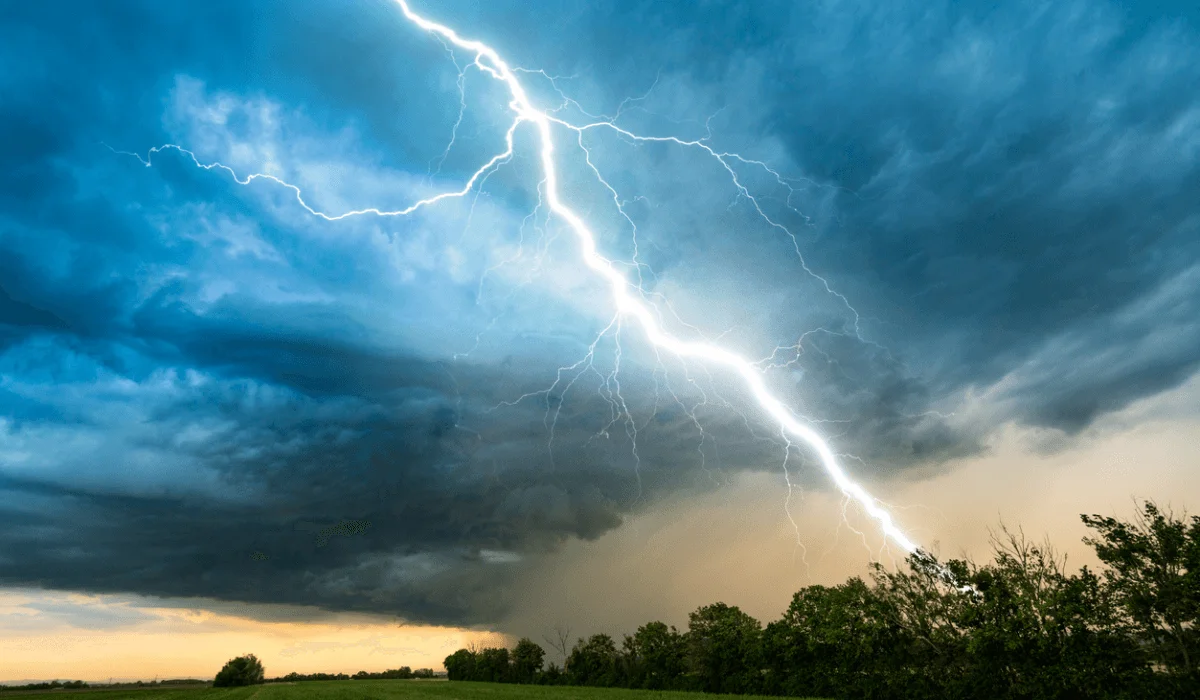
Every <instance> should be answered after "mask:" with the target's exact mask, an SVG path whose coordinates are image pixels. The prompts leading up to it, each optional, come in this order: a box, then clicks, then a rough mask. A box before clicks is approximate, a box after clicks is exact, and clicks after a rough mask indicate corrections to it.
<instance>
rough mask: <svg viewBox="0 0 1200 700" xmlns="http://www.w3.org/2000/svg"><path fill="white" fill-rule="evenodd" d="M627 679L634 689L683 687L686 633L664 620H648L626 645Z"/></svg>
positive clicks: (628, 638) (624, 646)
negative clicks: (678, 630)
mask: <svg viewBox="0 0 1200 700" xmlns="http://www.w3.org/2000/svg"><path fill="white" fill-rule="evenodd" d="M623 650H624V658H625V663H626V665H627V669H626V680H627V683H628V685H629V687H631V688H646V689H648V690H670V689H674V688H680V687H682V683H683V673H684V643H683V636H682V635H680V634H679V632H677V631H676V630H675V628H674V627H668V626H667V625H666V624H664V623H662V622H658V621H655V622H648V623H646V624H644V625H642V626H641V627H639V628H638V629H637V632H635V633H634V634H633V636H628V635H626V637H625V642H624V644H623Z"/></svg>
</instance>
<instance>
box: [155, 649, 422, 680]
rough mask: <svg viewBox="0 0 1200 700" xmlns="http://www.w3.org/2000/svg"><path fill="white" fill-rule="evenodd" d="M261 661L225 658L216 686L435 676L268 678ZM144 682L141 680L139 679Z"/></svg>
mask: <svg viewBox="0 0 1200 700" xmlns="http://www.w3.org/2000/svg"><path fill="white" fill-rule="evenodd" d="M266 675H267V673H266V669H264V668H263V664H262V661H259V659H258V657H257V656H255V655H254V654H246V655H244V656H238V657H236V658H233V659H230V660H229V661H227V662H225V665H224V666H222V667H221V670H220V671H218V672H217V676H216V678H214V679H213V687H214V688H234V687H239V686H246V685H258V684H261V683H296V682H299V681H362V680H409V679H413V678H433V677H434V675H435V674H434V672H433V669H431V668H418V669H417V670H415V671H414V670H412V669H411V668H410V667H408V666H401V667H400V668H395V669H389V670H387V671H377V672H371V671H359V672H358V673H355V674H354V675H350V674H347V673H296V672H295V671H292V672H291V673H289V674H287V675H286V676H280V677H278V678H267V677H266ZM139 685H141V683H139Z"/></svg>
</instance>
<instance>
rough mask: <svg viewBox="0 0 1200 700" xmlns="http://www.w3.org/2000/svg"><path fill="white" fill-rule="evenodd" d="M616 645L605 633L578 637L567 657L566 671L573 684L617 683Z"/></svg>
mask: <svg viewBox="0 0 1200 700" xmlns="http://www.w3.org/2000/svg"><path fill="white" fill-rule="evenodd" d="M617 658H618V655H617V645H616V643H615V642H613V638H612V637H610V636H608V635H607V634H594V635H592V636H591V637H588V638H587V640H586V641H585V640H583V639H580V640H579V641H578V642H577V643H576V644H575V647H574V648H573V649H571V655H570V656H568V657H567V673H568V674H569V675H570V677H571V682H572V683H573V684H574V685H594V686H602V687H612V686H615V685H617V680H618V675H617Z"/></svg>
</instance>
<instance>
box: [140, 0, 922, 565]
mask: <svg viewBox="0 0 1200 700" xmlns="http://www.w3.org/2000/svg"><path fill="white" fill-rule="evenodd" d="M395 2H396V3H397V4H398V5H399V7H400V10H401V11H402V12H403V13H404V17H405V18H406V19H408V20H409V21H410V22H411V23H412V24H414V25H416V26H417V27H419V28H421V29H422V30H424V31H425V32H426V33H429V34H432V35H434V36H435V37H436V38H438V39H439V40H440V41H442V42H443V43H445V42H449V43H450V44H452V45H453V46H455V47H458V48H459V49H462V50H464V51H468V52H470V53H472V54H474V56H475V59H474V66H475V67H476V68H478V69H479V70H480V71H482V72H484V73H487V74H488V75H490V76H492V77H493V78H495V79H496V80H499V81H500V82H502V83H504V84H505V85H506V86H507V88H508V91H509V94H510V96H511V98H512V99H511V101H510V102H509V107H510V109H511V110H512V112H513V114H514V121H513V123H512V124H511V125H510V126H509V127H508V130H507V132H506V133H505V144H506V149H505V150H504V151H503V152H502V153H499V154H497V155H495V156H493V157H492V158H491V159H490V160H488V161H487V162H486V163H485V164H484V165H483V166H482V167H480V168H479V169H478V170H477V171H475V173H474V174H473V175H472V176H471V177H470V179H468V180H467V182H466V184H465V185H463V187H462V188H461V189H459V190H455V191H448V192H442V193H439V194H436V195H434V196H431V197H428V198H425V199H422V200H419V201H417V202H415V203H413V204H411V205H409V206H407V207H405V208H403V209H397V210H392V211H387V210H380V209H376V208H367V209H356V210H353V211H348V212H345V213H342V214H336V215H335V214H328V213H325V212H321V211H319V210H317V209H314V208H313V207H311V206H310V205H309V204H308V203H307V202H305V200H304V198H303V196H302V193H301V191H300V188H298V187H297V186H295V185H292V184H290V183H288V182H285V181H283V180H281V179H279V178H277V177H274V176H272V175H266V174H262V173H255V174H252V175H249V176H246V177H245V178H239V177H238V176H237V173H235V172H234V171H233V169H231V168H229V167H228V166H225V165H222V164H220V163H211V164H206V163H202V162H200V161H199V160H198V159H197V158H196V156H195V154H194V153H192V152H191V151H189V150H187V149H184V148H181V147H179V146H176V145H173V144H168V145H166V146H160V147H156V148H153V149H151V150H150V155H152V154H153V153H156V152H160V151H162V150H168V149H169V150H175V151H178V152H180V153H183V154H185V155H186V156H188V157H189V158H191V160H192V161H193V162H195V164H196V165H197V166H199V167H201V168H204V169H207V170H212V169H220V170H224V171H226V172H228V173H229V174H230V175H231V176H232V177H233V178H234V180H235V181H237V182H238V183H240V184H243V185H246V184H249V183H250V182H251V181H253V180H255V179H265V180H270V181H272V182H275V183H276V184H278V185H280V186H282V187H285V188H287V189H289V190H291V191H292V192H293V193H294V194H295V196H296V200H297V201H298V202H299V203H300V205H301V206H302V207H303V208H304V209H305V210H307V211H308V212H309V213H310V214H312V215H314V216H317V217H320V218H322V219H325V220H327V221H338V220H341V219H345V218H348V217H352V216H361V215H365V214H372V215H376V216H407V215H409V214H412V213H413V212H415V211H417V210H418V209H422V208H424V207H427V206H429V205H432V204H436V203H437V202H440V201H442V200H445V199H451V198H462V197H465V196H466V195H467V194H468V193H469V192H471V191H472V189H473V188H474V187H475V186H476V184H477V183H479V182H480V180H481V179H486V178H487V177H488V176H489V175H490V174H491V173H492V172H494V171H495V170H496V169H497V168H499V167H500V166H501V165H503V164H504V163H507V162H508V161H509V160H510V159H511V158H512V156H513V136H514V134H515V132H516V130H517V128H518V127H520V126H521V125H522V124H526V123H528V124H531V125H532V126H533V127H534V128H535V129H536V130H537V133H538V137H539V141H540V145H541V152H540V160H541V167H542V176H543V180H542V183H541V184H542V190H543V196H544V201H545V204H546V206H548V207H549V209H550V211H551V212H552V213H553V214H555V215H556V216H557V217H558V218H560V219H561V220H562V221H564V222H565V223H566V224H567V225H568V226H569V227H570V229H571V231H572V232H573V233H574V234H575V236H576V237H577V238H578V240H579V244H580V246H581V248H582V254H583V261H584V263H585V264H587V266H588V267H589V268H591V269H592V270H593V271H595V272H596V273H597V274H598V275H600V276H601V277H602V278H604V279H605V280H606V281H607V282H608V284H609V287H610V288H611V290H612V296H613V300H614V301H615V303H616V307H617V311H618V315H624V316H628V317H632V318H633V319H634V320H636V321H637V323H638V325H640V326H641V328H642V331H643V332H644V333H645V334H646V338H647V339H648V340H649V341H650V342H651V343H652V344H653V345H654V346H655V348H657V349H662V350H666V351H668V352H671V353H673V354H674V355H676V356H678V357H680V358H693V359H696V360H701V361H703V362H706V363H709V364H712V365H719V366H722V367H725V368H726V369H728V370H731V371H732V372H733V373H734V374H736V375H738V376H740V377H741V378H742V381H743V382H744V383H745V386H746V388H748V389H749V390H750V393H751V395H752V396H753V397H754V400H755V401H756V402H757V403H758V405H759V407H760V408H761V409H762V410H763V411H765V412H766V413H767V414H768V415H769V416H771V418H773V419H774V420H775V421H777V422H778V424H779V426H780V428H781V433H782V434H783V435H784V437H785V439H786V440H787V442H788V448H789V449H790V448H791V445H792V443H791V438H792V437H794V438H798V439H799V440H800V441H802V442H803V443H804V444H806V445H808V447H809V448H810V449H811V450H812V451H813V452H815V453H816V455H817V457H818V458H819V461H820V463H821V466H822V468H823V469H824V470H825V472H826V474H827V475H828V476H829V477H830V478H831V479H832V480H833V483H834V484H835V485H836V486H837V487H838V489H840V490H841V492H842V494H843V495H844V496H845V497H846V499H847V500H848V501H853V502H855V503H857V504H858V506H859V507H861V508H862V509H863V511H865V512H866V514H867V515H869V516H870V517H871V518H872V519H873V520H874V521H875V523H876V524H877V525H878V527H879V529H880V530H881V531H882V533H883V535H884V536H885V538H886V539H887V541H888V542H889V543H891V544H894V545H896V546H898V547H899V548H900V549H902V550H904V552H906V553H908V554H918V552H919V549H918V547H917V545H916V544H915V543H914V542H913V541H912V540H910V539H909V538H908V536H907V535H906V534H905V533H904V532H903V531H902V530H901V529H900V528H899V527H898V526H897V525H896V523H895V521H894V520H893V519H892V516H891V514H890V513H889V512H888V511H887V510H885V509H884V508H883V507H882V506H881V505H880V503H879V501H878V500H877V499H875V497H873V496H872V495H871V494H870V493H868V492H867V490H866V489H864V488H863V487H862V486H861V485H859V484H858V483H857V482H855V481H854V480H853V479H851V478H850V475H849V474H848V473H847V472H846V470H845V469H843V468H842V466H841V464H839V462H838V460H837V456H836V455H835V454H834V452H833V450H832V449H830V447H829V445H828V443H826V441H825V439H824V438H822V437H821V435H820V434H818V433H817V432H816V431H815V430H813V429H812V428H810V427H808V426H807V425H804V424H803V423H801V422H800V421H798V420H797V419H796V418H795V417H794V416H793V414H792V412H791V411H790V410H789V409H788V408H787V406H785V405H784V404H783V402H782V401H780V400H779V399H778V398H776V397H775V396H774V395H773V394H772V393H771V392H770V391H769V390H768V389H767V386H766V383H765V382H764V380H763V375H762V373H761V369H760V368H759V367H757V366H756V365H755V363H753V362H751V361H749V360H747V359H745V358H744V357H742V356H740V355H738V354H736V353H734V352H732V351H730V350H727V349H725V348H723V347H720V346H718V345H715V344H712V343H709V342H689V341H684V340H681V339H679V338H676V337H674V336H672V335H671V334H669V333H667V332H666V331H664V330H663V328H662V326H661V325H660V323H659V322H657V321H656V320H655V316H654V314H653V313H652V312H651V309H650V308H649V307H648V306H647V305H646V304H644V303H643V302H641V301H639V300H638V298H637V297H636V296H635V295H634V294H632V293H631V289H635V290H638V291H641V287H640V286H639V285H636V284H634V283H632V282H631V281H630V280H629V279H627V278H626V277H625V275H624V274H623V273H622V272H621V271H619V270H618V269H617V267H616V266H615V264H614V263H613V261H612V260H609V259H608V258H605V257H604V256H603V255H601V254H600V253H599V251H598V250H597V249H596V237H595V235H594V234H593V233H592V230H591V229H590V228H589V227H588V224H587V223H586V222H585V221H584V220H583V218H582V217H580V216H579V214H577V213H576V212H575V211H574V210H573V209H571V207H569V206H568V205H567V204H566V203H565V202H563V200H562V198H561V197H560V196H559V177H558V169H557V167H556V165H555V162H554V151H555V145H554V139H553V137H552V133H551V132H552V128H553V127H554V126H558V127H563V128H566V129H568V130H570V131H574V132H576V133H577V134H579V135H582V133H583V132H584V131H587V130H591V129H596V128H606V129H611V130H613V131H616V132H617V133H619V134H621V135H622V136H624V137H626V138H629V139H632V140H636V141H660V142H672V143H675V144H678V145H682V146H689V147H695V148H700V149H703V150H704V151H706V152H707V153H708V154H709V155H710V156H713V157H715V158H716V159H717V160H718V161H720V163H721V164H722V166H724V168H725V169H726V170H727V171H728V172H729V174H730V175H731V176H732V177H733V181H734V184H735V186H736V187H737V189H738V191H739V193H740V194H741V195H742V196H744V197H746V198H747V199H748V200H749V201H750V202H751V203H752V205H753V206H754V208H755V209H756V210H757V212H758V214H759V215H760V216H762V217H763V219H764V220H765V221H766V222H767V223H768V224H769V225H771V226H772V227H773V228H777V229H780V230H782V231H783V232H785V233H786V234H787V235H789V236H791V238H792V241H793V243H794V244H796V252H797V254H799V253H800V250H799V245H798V242H797V241H796V239H795V236H793V235H792V234H791V232H790V231H789V230H788V229H787V228H786V227H784V226H783V225H782V224H779V223H777V222H775V221H773V220H772V219H771V218H770V217H768V216H767V214H766V213H765V212H764V211H763V210H762V209H761V208H760V207H759V205H758V202H757V200H755V199H754V197H752V196H750V193H749V191H748V190H747V189H746V188H745V187H744V186H743V185H742V183H741V182H740V181H739V180H738V178H737V174H736V172H735V171H734V169H733V167H732V166H731V164H730V161H738V162H740V163H743V164H750V165H755V166H758V167H761V168H764V169H766V171H767V172H768V173H770V174H771V175H773V176H774V177H775V178H776V179H777V180H779V181H780V182H781V183H782V182H783V180H782V179H781V178H780V176H779V175H778V173H776V172H775V171H774V170H771V169H770V168H769V167H767V166H766V164H764V163H762V162H760V161H753V160H748V159H745V158H742V157H741V156H739V155H737V154H735V153H722V152H719V151H717V150H715V149H713V148H712V147H710V146H709V145H708V144H707V143H705V139H701V140H695V141H685V140H682V139H678V138H674V137H647V136H639V135H637V134H634V133H632V132H630V131H628V130H626V129H623V128H620V127H618V126H616V125H615V124H614V123H613V122H612V121H611V120H607V121H599V122H595V123H591V124H585V125H582V126H578V125H574V124H571V123H569V122H567V121H564V120H563V119H560V118H559V117H557V116H555V115H554V114H553V113H552V112H550V111H544V110H539V109H537V108H535V107H534V106H533V103H532V101H531V100H530V98H529V96H528V94H527V93H526V92H525V88H524V86H523V85H522V84H521V82H520V81H519V80H518V79H517V73H518V72H533V73H540V71H527V70H523V69H520V68H513V67H510V66H509V65H508V63H506V62H505V61H504V60H503V59H502V58H500V55H499V54H497V53H496V51H495V50H494V49H493V48H491V47H490V46H488V45H487V44H484V43H483V42H480V41H476V40H472V39H465V38H463V37H462V36H460V35H459V34H458V33H457V32H456V31H454V30H453V29H451V28H450V27H447V26H445V25H443V24H439V23H437V22H434V21H432V20H429V19H427V18H425V17H423V16H421V15H419V14H417V13H416V12H413V10H412V8H410V7H409V5H408V2H407V0H395ZM461 70H462V69H461V68H460V74H461ZM460 80H461V78H460ZM585 150H586V149H585ZM122 153H125V152H124V151H122ZM129 155H135V156H136V157H137V158H138V159H139V160H141V161H142V163H143V164H145V165H147V166H149V165H150V160H149V156H148V157H147V158H145V159H143V158H142V157H141V156H140V155H137V154H132V153H130V154H129ZM589 164H590V162H589ZM592 169H593V170H595V168H594V166H592ZM598 174H599V173H597V175H598ZM601 182H602V183H604V184H605V185H606V186H607V183H606V182H604V181H603V178H601ZM609 189H610V190H611V188H609ZM614 194H615V193H614ZM622 213H623V212H622ZM801 264H802V265H803V266H804V270H805V271H806V272H808V273H810V274H812V276H813V277H814V278H816V279H818V280H820V282H821V283H822V284H823V285H824V286H825V289H826V290H827V291H828V292H829V293H830V294H832V295H834V296H836V297H838V298H839V299H840V300H841V301H842V302H843V303H845V304H846V306H847V308H849V309H850V310H851V311H853V308H852V307H850V306H849V303H848V302H847V300H846V298H845V297H844V296H842V295H841V294H838V293H837V292H836V291H834V290H833V289H832V288H830V286H829V284H828V282H826V280H825V279H824V278H822V277H820V276H819V275H817V274H816V273H814V272H813V271H812V270H810V269H809V268H808V266H807V264H805V263H804V261H803V257H801ZM640 269H641V268H640V265H639V266H638V270H639V271H640ZM857 316H858V315H857V313H855V321H856V323H855V326H856V330H857V320H858V317H857ZM790 493H791V486H790V484H789V499H790ZM789 517H790V514H789Z"/></svg>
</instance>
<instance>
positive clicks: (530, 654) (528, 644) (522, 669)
mask: <svg viewBox="0 0 1200 700" xmlns="http://www.w3.org/2000/svg"><path fill="white" fill-rule="evenodd" d="M545 658H546V651H545V650H544V649H542V647H541V646H539V645H538V644H537V643H535V642H534V641H533V640H531V639H529V638H528V637H522V638H521V640H520V641H518V642H517V646H516V648H514V649H513V652H512V676H513V681H514V682H516V683H533V682H534V681H535V680H536V679H537V676H538V674H539V673H540V672H541V670H542V663H543V662H544V660H545Z"/></svg>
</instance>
